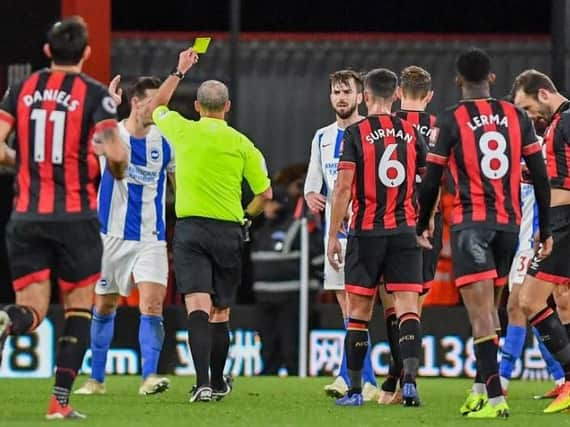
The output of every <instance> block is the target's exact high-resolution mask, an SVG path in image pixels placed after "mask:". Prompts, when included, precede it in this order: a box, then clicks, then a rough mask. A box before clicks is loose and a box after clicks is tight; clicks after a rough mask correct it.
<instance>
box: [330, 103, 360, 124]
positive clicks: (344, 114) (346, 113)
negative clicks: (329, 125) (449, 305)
mask: <svg viewBox="0 0 570 427" xmlns="http://www.w3.org/2000/svg"><path fill="white" fill-rule="evenodd" d="M355 110H356V104H354V105H348V106H347V107H341V109H339V108H337V107H335V109H334V112H335V113H336V115H337V116H338V117H340V118H341V119H343V120H345V119H348V118H349V117H350V116H352V114H353V113H354V111H355Z"/></svg>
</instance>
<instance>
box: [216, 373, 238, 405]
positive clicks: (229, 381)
mask: <svg viewBox="0 0 570 427" xmlns="http://www.w3.org/2000/svg"><path fill="white" fill-rule="evenodd" d="M233 384H234V379H233V378H232V377H231V376H229V375H224V388H223V389H222V390H217V389H212V399H213V400H216V401H220V400H222V399H223V398H224V397H226V396H227V395H228V394H230V393H231V391H232V390H233Z"/></svg>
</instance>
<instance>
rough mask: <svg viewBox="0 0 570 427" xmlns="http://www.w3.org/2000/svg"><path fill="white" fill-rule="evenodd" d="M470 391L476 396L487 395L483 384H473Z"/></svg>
mask: <svg viewBox="0 0 570 427" xmlns="http://www.w3.org/2000/svg"><path fill="white" fill-rule="evenodd" d="M471 391H472V392H473V393H477V394H487V387H485V384H483V383H473V387H471Z"/></svg>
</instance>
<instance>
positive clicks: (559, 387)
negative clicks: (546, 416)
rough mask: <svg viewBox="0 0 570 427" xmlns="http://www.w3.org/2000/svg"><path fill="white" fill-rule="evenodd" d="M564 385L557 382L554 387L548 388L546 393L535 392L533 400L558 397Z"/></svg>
mask: <svg viewBox="0 0 570 427" xmlns="http://www.w3.org/2000/svg"><path fill="white" fill-rule="evenodd" d="M563 386H564V383H562V384H557V385H555V386H554V388H552V389H550V390H548V391H547V392H546V393H544V394H537V395H536V396H534V397H533V399H535V400H540V399H556V398H557V397H558V395H559V394H560V391H562V387H563Z"/></svg>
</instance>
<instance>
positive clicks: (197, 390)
mask: <svg viewBox="0 0 570 427" xmlns="http://www.w3.org/2000/svg"><path fill="white" fill-rule="evenodd" d="M211 400H212V387H210V386H209V385H202V386H200V387H198V386H196V385H195V386H194V387H192V390H190V400H189V402H190V403H193V402H210V401H211Z"/></svg>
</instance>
